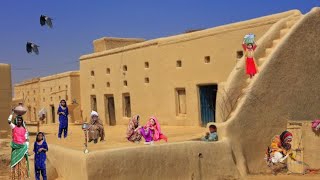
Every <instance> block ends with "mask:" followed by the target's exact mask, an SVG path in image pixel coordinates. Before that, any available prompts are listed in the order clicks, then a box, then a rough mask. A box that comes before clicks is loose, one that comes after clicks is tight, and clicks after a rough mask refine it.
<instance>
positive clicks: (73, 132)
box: [0, 125, 320, 180]
mask: <svg viewBox="0 0 320 180" xmlns="http://www.w3.org/2000/svg"><path fill="white" fill-rule="evenodd" d="M126 128H127V127H126V126H111V127H110V126H108V127H105V131H106V141H105V142H98V143H97V144H94V143H93V142H92V143H89V147H88V149H89V151H99V150H104V149H112V148H122V147H132V146H146V145H144V144H143V142H141V143H139V144H135V143H130V142H128V141H127V140H126V139H125V132H126ZM28 129H29V131H30V144H33V142H34V141H35V132H36V128H35V127H28ZM162 129H163V130H162V131H163V133H165V134H166V135H167V136H168V138H169V141H168V143H170V142H181V141H189V140H195V139H199V138H200V137H201V136H203V134H204V133H205V132H206V131H207V129H206V128H203V127H189V126H164V127H162ZM40 131H42V132H45V133H46V139H47V143H48V145H49V151H50V144H56V145H60V146H64V147H67V148H71V149H75V150H81V151H82V150H83V149H84V145H83V143H84V133H83V131H82V130H81V126H80V125H70V126H69V135H68V138H67V139H61V140H59V139H58V138H57V131H58V125H42V126H41V127H40ZM9 142H10V139H9V138H8V139H1V140H0V180H2V179H8V178H9V173H8V170H9V168H8V167H9V162H10V147H9ZM163 143H165V142H163V141H161V142H157V143H156V144H163ZM31 150H32V149H31ZM31 158H32V157H31ZM31 165H32V164H31ZM31 173H33V172H31ZM248 179H249V180H269V179H270V180H300V179H306V180H309V179H310V180H315V179H320V176H319V175H316V176H315V175H304V176H300V175H278V176H273V175H252V176H249V177H248Z"/></svg>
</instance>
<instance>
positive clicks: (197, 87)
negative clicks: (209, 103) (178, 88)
mask: <svg viewBox="0 0 320 180" xmlns="http://www.w3.org/2000/svg"><path fill="white" fill-rule="evenodd" d="M210 85H217V94H216V108H217V97H218V90H219V83H218V82H213V83H198V84H196V89H197V98H198V123H199V126H201V127H202V126H203V125H202V119H201V99H200V86H210ZM216 112H217V111H215V116H216Z"/></svg>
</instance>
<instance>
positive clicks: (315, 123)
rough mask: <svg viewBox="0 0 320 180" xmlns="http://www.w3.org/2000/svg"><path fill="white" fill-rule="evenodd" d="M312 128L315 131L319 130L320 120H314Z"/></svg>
mask: <svg viewBox="0 0 320 180" xmlns="http://www.w3.org/2000/svg"><path fill="white" fill-rule="evenodd" d="M311 128H312V129H313V130H315V131H318V130H319V129H320V120H314V121H312V124H311Z"/></svg>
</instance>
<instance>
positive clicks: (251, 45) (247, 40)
mask: <svg viewBox="0 0 320 180" xmlns="http://www.w3.org/2000/svg"><path fill="white" fill-rule="evenodd" d="M254 37H255V35H254V34H248V35H246V36H245V37H244V40H243V42H242V47H243V50H244V52H245V57H246V74H248V75H249V76H250V78H252V77H253V76H254V75H255V74H256V73H257V68H256V63H255V61H254V51H255V50H256V48H257V45H256V43H255V41H254Z"/></svg>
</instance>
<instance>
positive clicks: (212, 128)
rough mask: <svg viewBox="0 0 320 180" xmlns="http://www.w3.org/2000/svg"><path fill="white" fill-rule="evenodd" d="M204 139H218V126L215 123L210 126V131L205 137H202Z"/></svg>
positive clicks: (207, 140)
mask: <svg viewBox="0 0 320 180" xmlns="http://www.w3.org/2000/svg"><path fill="white" fill-rule="evenodd" d="M201 140H202V141H206V142H209V141H218V133H217V127H216V126H215V125H213V124H211V125H210V126H209V132H207V133H206V135H205V136H204V137H202V138H201Z"/></svg>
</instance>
